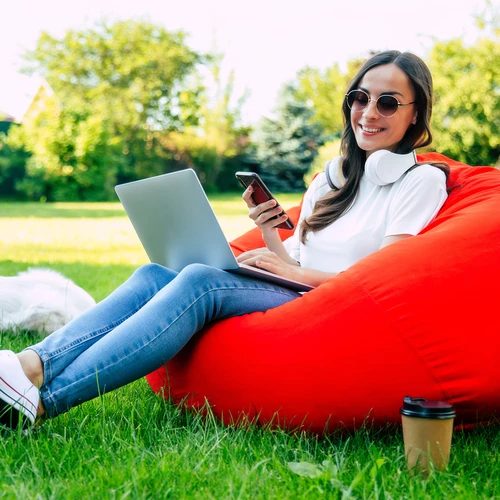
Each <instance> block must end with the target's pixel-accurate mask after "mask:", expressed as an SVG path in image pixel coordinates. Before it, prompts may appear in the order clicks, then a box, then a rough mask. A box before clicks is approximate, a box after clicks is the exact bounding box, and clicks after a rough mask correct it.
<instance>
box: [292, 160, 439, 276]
mask: <svg viewBox="0 0 500 500" xmlns="http://www.w3.org/2000/svg"><path fill="white" fill-rule="evenodd" d="M330 189H331V188H330V186H329V185H328V182H327V180H326V176H325V173H324V172H323V173H321V174H319V175H317V176H316V177H315V179H314V180H313V181H312V183H311V185H310V186H309V188H308V190H307V191H306V193H305V195H304V200H303V204H302V210H301V213H300V217H299V223H298V224H297V228H296V230H295V232H294V234H293V235H292V236H291V237H290V238H288V239H287V240H286V241H285V242H284V244H285V248H286V249H287V251H288V253H289V254H290V256H291V257H292V258H293V259H295V260H297V261H298V262H300V265H301V266H302V267H307V268H313V269H317V270H320V271H325V272H335V273H339V272H341V271H343V270H345V269H347V268H348V267H350V266H351V265H353V264H354V263H356V262H357V261H358V260H360V259H362V258H364V257H366V256H368V255H370V254H371V253H373V252H375V251H376V250H378V249H379V248H380V245H381V244H382V240H383V239H384V238H385V237H386V236H393V235H398V234H411V235H416V234H418V233H419V232H420V231H421V230H422V229H423V228H424V227H425V226H427V225H428V224H429V223H430V222H431V221H432V219H434V217H435V216H436V215H437V213H438V212H439V209H440V208H441V207H442V205H443V203H444V202H445V200H446V198H447V192H446V176H445V174H444V172H442V171H441V170H439V169H438V168H436V167H433V166H431V165H420V166H418V167H416V168H414V169H413V170H410V171H409V172H408V173H407V174H405V175H403V177H401V178H400V179H399V180H398V181H396V182H395V183H394V184H389V185H387V186H378V185H376V184H374V183H373V182H371V181H370V180H369V179H368V178H367V176H366V175H363V177H362V179H361V183H360V186H359V192H358V195H357V197H356V199H355V201H354V203H353V204H352V205H351V208H349V210H348V211H347V212H346V213H345V214H344V215H343V216H342V217H340V218H339V219H337V220H336V221H335V222H333V223H332V224H330V225H329V226H327V227H325V228H324V229H322V230H321V231H317V232H315V233H313V232H309V233H308V234H307V239H306V244H305V245H304V244H302V243H300V238H299V235H300V223H301V221H302V220H303V219H305V218H307V217H309V216H310V215H311V214H312V211H313V209H314V205H315V203H316V201H317V200H319V199H320V198H322V197H323V196H324V195H325V194H326V193H327V192H328V191H330Z"/></svg>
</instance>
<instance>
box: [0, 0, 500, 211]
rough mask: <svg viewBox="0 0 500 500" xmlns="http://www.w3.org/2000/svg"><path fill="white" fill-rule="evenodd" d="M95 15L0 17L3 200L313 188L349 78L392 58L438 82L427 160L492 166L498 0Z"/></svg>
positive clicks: (497, 121)
mask: <svg viewBox="0 0 500 500" xmlns="http://www.w3.org/2000/svg"><path fill="white" fill-rule="evenodd" d="M101 4H102V5H101ZM93 6H94V7H96V10H95V11H92V10H91V8H92V5H87V6H86V7H85V8H83V7H79V9H76V13H75V12H73V11H71V10H70V9H69V7H67V6H66V7H65V6H64V5H63V4H62V3H60V2H57V1H53V2H46V3H44V6H43V8H42V7H41V6H39V5H38V6H37V4H36V3H35V2H19V3H18V4H15V5H13V6H11V7H10V8H9V11H8V12H7V18H6V19H3V24H4V26H5V27H6V30H5V31H6V32H7V36H6V35H5V34H2V37H3V39H4V40H3V46H4V51H3V52H2V54H3V56H2V59H3V65H5V68H6V71H5V73H3V76H2V79H1V80H2V87H0V109H1V110H2V111H3V112H4V113H3V123H2V126H1V127H2V128H1V129H0V130H3V131H4V133H2V134H1V135H0V196H2V197H9V198H16V199H24V200H36V201H71V200H72V201H79V200H87V201H109V200H116V196H115V194H114V189H113V188H114V186H115V185H116V184H117V183H121V182H127V181H131V180H135V179H137V178H141V177H148V176H152V175H158V174H162V173H166V172H170V171H173V170H178V169H180V168H186V167H191V168H194V169H195V170H196V171H197V173H198V175H199V177H200V179H201V181H202V183H203V184H204V186H205V188H206V189H207V191H209V192H216V191H228V190H233V191H236V190H237V189H238V185H237V183H236V180H235V179H234V172H235V171H237V170H253V171H257V172H259V173H260V174H261V176H262V177H263V178H264V180H265V181H267V182H268V183H269V185H270V187H271V188H272V189H273V190H276V191H281V192H303V190H304V188H305V186H306V185H307V183H308V182H309V180H310V178H311V175H312V174H313V173H314V172H315V171H317V170H320V169H321V168H323V165H324V162H325V161H326V160H327V159H329V158H331V157H333V156H335V155H336V154H338V146H339V138H340V135H341V132H342V128H343V124H342V116H341V111H340V109H341V104H342V100H343V95H344V92H345V88H346V86H347V84H348V82H349V80H350V79H351V77H352V76H353V75H354V74H355V73H356V71H357V70H358V69H359V67H360V65H361V64H362V63H363V61H364V60H365V59H366V58H367V57H368V56H369V55H370V54H372V53H374V52H376V51H378V50H383V49H387V48H396V49H400V50H407V49H409V50H412V51H414V52H416V53H417V54H419V55H420V56H421V57H422V58H423V59H424V60H425V61H426V62H427V63H428V65H429V66H430V68H431V71H432V73H433V75H434V85H435V104H434V115H433V120H432V126H433V131H434V142H433V145H432V146H431V147H430V148H429V149H433V150H437V151H438V152H440V153H443V154H445V155H446V156H449V157H451V158H454V159H456V160H459V161H462V162H465V163H468V164H471V165H491V166H494V165H497V163H498V158H499V155H500V118H499V117H500V99H499V90H498V89H499V81H500V77H499V74H500V63H499V61H500V57H499V56H500V49H499V13H498V7H497V6H496V5H495V4H494V3H493V2H491V1H490V0H484V1H482V2H465V3H464V4H461V8H460V9H456V8H454V4H453V3H452V2H448V1H441V2H440V1H437V2H433V3H430V2H427V3H425V2H424V3H423V4H422V5H420V6H419V8H418V9H416V10H413V9H409V8H407V7H404V6H402V5H399V4H398V3H395V2H385V3H382V4H381V5H377V7H376V8H373V5H370V3H368V2H366V1H362V2H359V4H357V5H356V6H355V7H352V6H343V7H342V6H341V7H339V6H336V5H333V3H332V4H331V5H330V4H323V3H321V2H318V1H312V2H311V3H310V4H308V6H307V7H305V6H303V5H302V4H299V3H297V2H290V3H285V2H282V1H276V2H268V3H267V4H264V3H262V2H256V3H255V4H252V6H245V7H241V8H240V9H235V8H234V6H232V4H230V3H227V2H224V1H223V0H219V1H218V2H215V3H214V5H213V6H208V5H205V4H202V3H201V2H195V3H193V4H191V3H190V4H189V7H187V4H186V6H184V7H181V6H177V5H174V4H173V3H172V2H145V4H144V5H142V6H141V7H140V8H138V7H134V8H131V7H130V4H127V3H124V4H123V5H118V3H115V2H100V3H99V4H94V5H93ZM28 7H29V8H31V10H32V12H31V15H30V16H29V21H28V20H26V19H25V16H23V15H22V12H23V10H22V9H23V8H28ZM72 9H73V8H72ZM82 9H83V10H82ZM35 14H39V15H40V19H39V20H38V22H37V21H36V19H37V16H36V15H35ZM130 14H135V16H134V17H129V18H126V17H124V16H126V15H130ZM82 15H83V18H82V17H78V16H82ZM9 21H12V22H9ZM16 21H17V22H16ZM43 23H46V24H48V25H49V26H50V27H51V28H52V31H53V33H52V32H51V31H50V30H47V29H43ZM174 26H175V29H173V28H172V29H171V28H170V27H174ZM186 26H187V27H192V28H193V29H194V31H193V32H192V33H189V32H188V31H187V29H186V28H185V27H186ZM29 28H31V29H29ZM27 31H29V36H28V34H26V32H27ZM447 35H448V36H450V37H451V38H446V36H447ZM16 40H17V43H16ZM360 40H361V41H362V43H363V45H362V46H361V47H360ZM5 49H7V50H5ZM235 49H237V54H235ZM13 69H15V70H16V72H15V73H12V71H13ZM250 73H251V75H250ZM242 75H243V78H242ZM280 78H281V80H280ZM23 89H24V93H23V92H22V91H23ZM28 89H29V91H28ZM16 115H17V116H16ZM11 124H12V125H11Z"/></svg>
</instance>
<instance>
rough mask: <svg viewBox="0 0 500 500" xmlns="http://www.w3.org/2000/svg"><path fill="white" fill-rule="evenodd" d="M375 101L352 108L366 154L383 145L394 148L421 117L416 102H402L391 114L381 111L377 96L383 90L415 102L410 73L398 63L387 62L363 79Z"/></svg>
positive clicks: (362, 84)
mask: <svg viewBox="0 0 500 500" xmlns="http://www.w3.org/2000/svg"><path fill="white" fill-rule="evenodd" d="M358 88H359V89H362V90H364V91H365V92H366V93H367V94H368V95H369V96H370V98H371V99H373V101H370V102H369V103H368V105H367V106H366V108H365V109H364V110H363V111H358V112H352V111H351V126H352V129H353V131H354V135H355V137H356V141H357V143H358V146H359V147H360V148H361V149H363V150H364V151H366V157H367V158H368V156H370V154H372V153H373V152H374V151H378V150H379V149H388V150H389V151H394V149H395V148H396V146H397V145H398V143H399V142H400V141H401V139H402V138H403V137H404V135H405V133H406V130H407V129H408V127H409V126H410V125H411V124H412V123H413V124H414V123H415V122H416V119H417V111H416V109H415V104H410V105H409V106H399V107H398V110H397V111H396V113H395V114H394V115H393V116H391V117H390V118H386V117H384V116H382V115H380V114H379V113H378V111H377V105H376V102H374V101H375V99H377V98H378V97H379V96H381V95H383V94H389V95H393V96H394V97H396V99H397V100H398V101H399V102H400V103H401V104H406V103H409V102H413V101H414V100H415V95H414V92H413V88H412V86H411V83H410V80H409V78H408V76H406V73H405V72H404V71H403V70H402V69H400V68H399V67H398V66H396V65H395V64H384V65H382V66H377V67H375V68H373V69H371V70H370V71H368V72H367V73H366V74H365V75H364V76H363V78H362V80H361V81H360V82H359V86H358Z"/></svg>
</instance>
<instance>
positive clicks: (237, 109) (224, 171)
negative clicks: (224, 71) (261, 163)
mask: <svg viewBox="0 0 500 500" xmlns="http://www.w3.org/2000/svg"><path fill="white" fill-rule="evenodd" d="M222 59H223V58H222V56H220V55H217V56H213V57H212V59H211V60H210V61H209V62H208V64H207V66H206V69H207V70H208V71H207V73H208V74H207V75H206V81H210V84H208V85H207V92H205V94H204V95H203V96H202V98H201V106H200V112H199V115H200V120H199V124H198V125H197V126H191V127H186V128H185V129H184V131H183V132H182V133H179V132H171V133H169V134H168V135H166V136H165V137H164V138H163V139H162V145H163V147H164V148H165V149H166V150H168V151H169V152H170V154H171V156H172V158H173V159H174V161H175V163H176V167H177V168H186V167H189V168H193V169H194V170H196V172H197V173H198V176H199V178H200V180H201V182H202V184H203V185H204V187H205V189H207V190H208V191H214V190H217V189H222V190H228V189H229V190H231V189H235V188H237V187H238V183H237V181H236V179H235V177H234V172H236V171H237V170H241V168H242V161H243V160H244V158H245V150H246V147H247V146H248V134H249V130H248V128H245V127H242V126H241V125H240V122H241V107H242V105H243V103H244V101H245V99H246V95H243V96H241V97H240V98H239V99H238V100H237V101H236V103H233V97H234V96H233V93H234V72H231V73H230V74H229V77H228V79H227V81H223V79H222V76H221V63H222Z"/></svg>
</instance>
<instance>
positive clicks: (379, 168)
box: [365, 149, 417, 186]
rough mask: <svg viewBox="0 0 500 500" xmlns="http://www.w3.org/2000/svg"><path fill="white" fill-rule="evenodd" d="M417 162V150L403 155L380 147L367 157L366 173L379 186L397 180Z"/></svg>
mask: <svg viewBox="0 0 500 500" xmlns="http://www.w3.org/2000/svg"><path fill="white" fill-rule="evenodd" d="M416 163H417V156H416V155H415V151H412V152H411V153H408V154H404V155H401V154H397V153H393V152H391V151H388V150H387V149H380V150H378V151H375V152H374V153H372V154H371V155H370V156H369V157H368V158H367V160H366V162H365V174H366V176H367V177H368V178H369V179H370V180H371V181H372V182H373V183H374V184H377V186H386V185H387V184H392V183H394V182H396V181H397V180H398V179H399V178H400V177H401V176H402V175H404V174H405V173H406V172H408V170H409V169H410V168H411V167H413V166H414V165H415V164H416Z"/></svg>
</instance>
